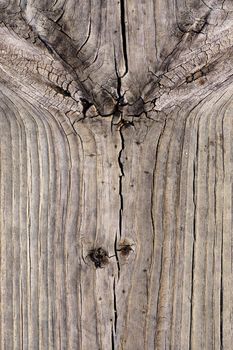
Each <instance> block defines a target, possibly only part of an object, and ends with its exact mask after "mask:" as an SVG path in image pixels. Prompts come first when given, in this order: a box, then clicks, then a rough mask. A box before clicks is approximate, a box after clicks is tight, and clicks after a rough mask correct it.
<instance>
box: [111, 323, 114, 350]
mask: <svg viewBox="0 0 233 350" xmlns="http://www.w3.org/2000/svg"><path fill="white" fill-rule="evenodd" d="M111 340H112V350H115V337H114V332H113V328H112V331H111Z"/></svg>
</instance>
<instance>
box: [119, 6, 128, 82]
mask: <svg viewBox="0 0 233 350" xmlns="http://www.w3.org/2000/svg"><path fill="white" fill-rule="evenodd" d="M120 10H121V35H122V46H123V56H124V61H125V73H124V74H123V76H122V77H121V78H123V77H124V76H125V75H126V74H127V73H128V56H127V40H126V27H125V2H124V0H120Z"/></svg>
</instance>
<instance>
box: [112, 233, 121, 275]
mask: <svg viewBox="0 0 233 350" xmlns="http://www.w3.org/2000/svg"><path fill="white" fill-rule="evenodd" d="M114 250H115V257H116V262H117V270H118V280H119V278H120V272H121V268H120V263H119V258H118V253H117V233H116V236H115V242H114Z"/></svg>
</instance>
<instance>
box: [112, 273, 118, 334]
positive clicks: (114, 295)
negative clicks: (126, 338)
mask: <svg viewBox="0 0 233 350" xmlns="http://www.w3.org/2000/svg"><path fill="white" fill-rule="evenodd" d="M113 310H114V318H113V326H114V333H115V334H116V331H117V317H118V315H117V303H116V281H115V278H114V280H113Z"/></svg>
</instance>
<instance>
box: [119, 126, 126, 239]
mask: <svg viewBox="0 0 233 350" xmlns="http://www.w3.org/2000/svg"><path fill="white" fill-rule="evenodd" d="M122 127H123V125H122V126H121V127H120V129H119V133H120V139H121V149H120V152H119V155H118V164H119V168H120V172H121V173H120V175H119V196H120V210H119V234H120V237H121V236H122V216H123V209H124V198H123V191H122V180H123V176H124V175H125V174H124V166H123V162H122V160H121V157H122V152H123V151H124V149H125V142H124V136H123V132H122Z"/></svg>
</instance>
